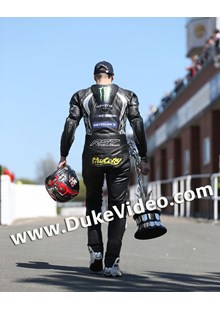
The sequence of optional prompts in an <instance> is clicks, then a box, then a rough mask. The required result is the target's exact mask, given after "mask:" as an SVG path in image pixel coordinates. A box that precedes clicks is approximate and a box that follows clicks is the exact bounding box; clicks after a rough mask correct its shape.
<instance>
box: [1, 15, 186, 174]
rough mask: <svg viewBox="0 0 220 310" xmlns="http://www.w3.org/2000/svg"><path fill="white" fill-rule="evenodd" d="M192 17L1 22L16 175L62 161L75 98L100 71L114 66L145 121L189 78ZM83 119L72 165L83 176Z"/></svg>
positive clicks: (4, 146)
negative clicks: (46, 160) (101, 66)
mask: <svg viewBox="0 0 220 310" xmlns="http://www.w3.org/2000/svg"><path fill="white" fill-rule="evenodd" d="M186 22H187V20H186V18H184V17H182V18H181V17H180V18H174V17H171V18H169V17H163V18H153V17H145V18H141V17H136V18H135V17H133V18H128V17H122V18H101V17H100V18H95V17H91V18H79V17H78V18H77V17H73V18H67V17H63V18H61V17H60V18H53V17H50V18H22V17H20V18H6V17H5V18H0V40H1V48H0V85H1V89H0V103H1V130H0V141H1V153H0V163H1V164H2V165H5V166H7V167H8V168H9V169H10V170H12V171H13V172H14V173H15V176H16V178H20V177H26V178H30V179H34V178H35V177H36V174H37V171H36V168H37V163H38V162H39V161H40V160H41V159H44V158H45V157H47V154H51V155H52V156H53V158H54V160H55V161H57V162H58V161H59V148H60V136H61V133H62V130H63V126H64V121H65V118H66V116H67V115H68V109H69V100H70V98H71V96H72V94H73V93H74V92H75V91H77V90H79V89H82V88H86V87H88V86H90V85H92V84H93V82H94V81H93V68H94V65H95V64H96V63H97V62H98V61H100V60H107V61H109V62H111V63H112V64H113V66H114V70H115V81H114V82H115V83H116V84H119V85H120V86H121V87H123V88H127V89H131V90H133V91H134V92H135V93H136V94H137V95H138V97H139V101H140V111H141V114H142V116H143V118H144V120H146V118H147V114H148V112H149V106H150V105H152V104H154V105H158V104H159V102H160V99H161V97H162V96H163V95H164V93H165V92H167V91H170V90H172V88H173V86H174V80H176V79H177V78H180V77H183V76H184V75H185V74H186V70H185V67H186V66H187V65H188V64H189V63H190V61H189V59H187V58H186ZM84 134H85V131H84V124H83V121H81V124H80V126H79V127H78V129H77V131H76V139H75V142H74V144H73V146H72V148H71V151H70V155H69V157H68V163H69V164H70V165H71V166H72V167H73V168H74V169H75V170H76V171H78V172H80V171H81V153H82V148H83V143H84Z"/></svg>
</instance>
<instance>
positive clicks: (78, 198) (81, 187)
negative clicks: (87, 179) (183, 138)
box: [73, 174, 86, 201]
mask: <svg viewBox="0 0 220 310" xmlns="http://www.w3.org/2000/svg"><path fill="white" fill-rule="evenodd" d="M77 175H78V174H77ZM78 178H79V194H78V195H77V196H76V197H75V198H74V200H73V201H85V198H86V187H85V184H84V182H83V178H82V176H80V175H78Z"/></svg>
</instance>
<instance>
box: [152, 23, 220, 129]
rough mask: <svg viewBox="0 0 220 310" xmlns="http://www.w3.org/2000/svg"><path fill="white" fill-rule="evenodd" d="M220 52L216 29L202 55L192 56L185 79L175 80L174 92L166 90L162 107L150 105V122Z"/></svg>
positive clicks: (206, 43)
mask: <svg viewBox="0 0 220 310" xmlns="http://www.w3.org/2000/svg"><path fill="white" fill-rule="evenodd" d="M219 52H220V30H218V29H215V31H214V32H213V33H212V35H211V36H210V37H209V38H208V39H207V40H206V42H205V45H204V47H203V48H202V50H201V53H200V55H193V56H192V57H191V60H192V63H191V65H190V66H188V67H187V68H186V70H187V75H186V77H184V78H183V79H177V80H176V81H174V89H173V90H172V92H169V93H168V92H166V93H165V94H164V96H163V97H162V98H161V104H160V107H156V106H154V105H152V106H150V111H149V119H148V123H151V122H152V121H153V120H154V118H155V117H156V115H157V114H158V113H159V112H160V111H161V110H164V109H165V108H166V106H167V105H169V103H170V102H171V101H172V99H173V98H175V97H176V96H177V94H178V93H179V92H180V90H181V89H183V88H184V87H185V85H187V84H188V83H189V82H190V81H191V80H192V79H193V78H194V77H195V76H196V75H197V74H198V73H199V71H200V70H201V69H202V68H203V67H204V66H205V64H207V62H208V61H209V60H211V59H213V57H214V55H215V54H216V53H219Z"/></svg>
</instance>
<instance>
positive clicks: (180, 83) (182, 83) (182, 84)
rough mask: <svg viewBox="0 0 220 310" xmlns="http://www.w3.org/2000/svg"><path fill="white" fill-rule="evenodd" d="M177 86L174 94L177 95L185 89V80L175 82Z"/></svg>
mask: <svg viewBox="0 0 220 310" xmlns="http://www.w3.org/2000/svg"><path fill="white" fill-rule="evenodd" d="M174 84H175V87H174V92H175V95H177V94H178V92H179V91H180V90H181V88H183V86H184V82H183V79H178V80H176V81H175V82H174Z"/></svg>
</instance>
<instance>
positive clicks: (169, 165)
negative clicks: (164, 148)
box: [168, 159, 173, 179]
mask: <svg viewBox="0 0 220 310" xmlns="http://www.w3.org/2000/svg"><path fill="white" fill-rule="evenodd" d="M172 178H173V159H169V160H168V179H172Z"/></svg>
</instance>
